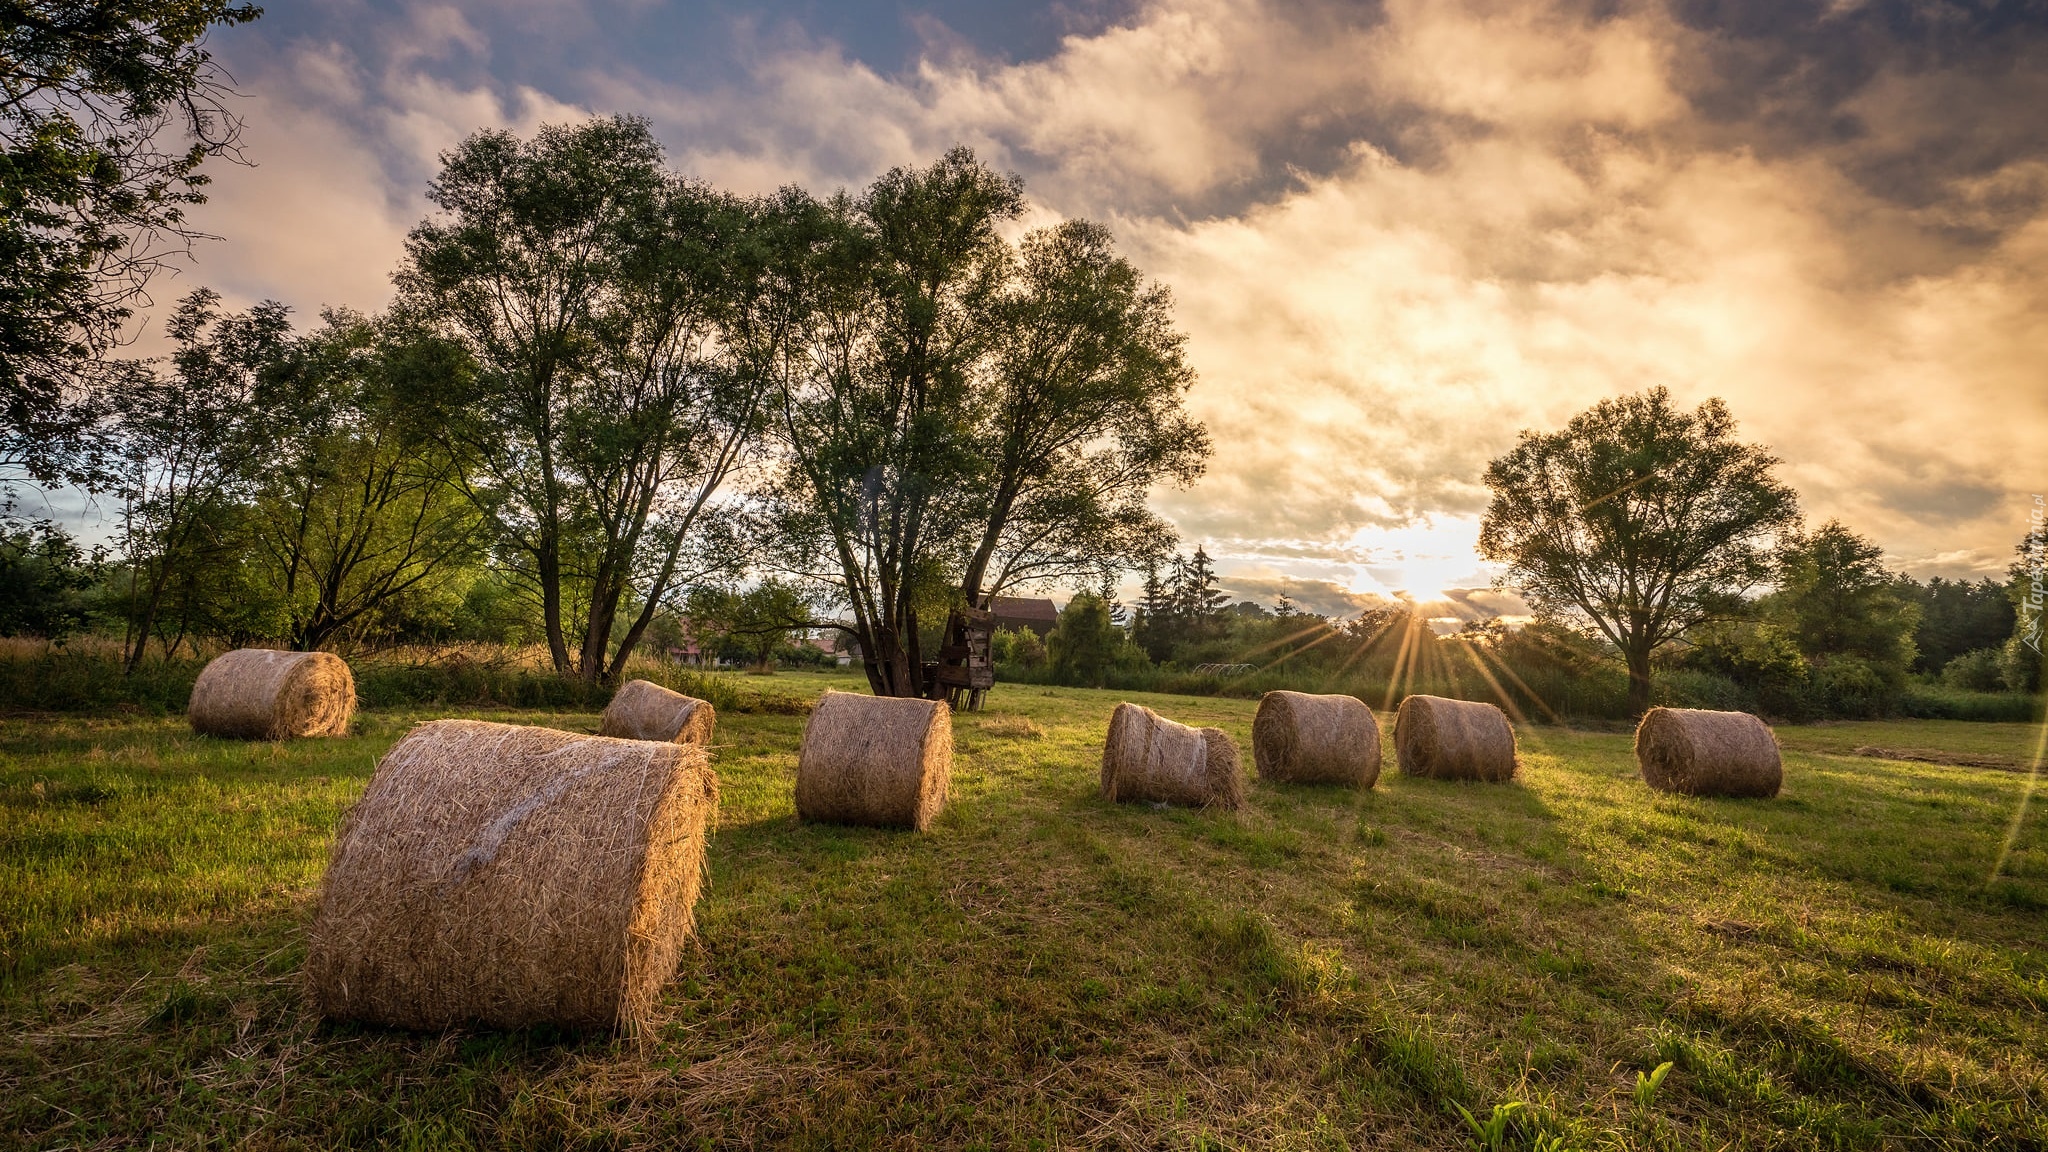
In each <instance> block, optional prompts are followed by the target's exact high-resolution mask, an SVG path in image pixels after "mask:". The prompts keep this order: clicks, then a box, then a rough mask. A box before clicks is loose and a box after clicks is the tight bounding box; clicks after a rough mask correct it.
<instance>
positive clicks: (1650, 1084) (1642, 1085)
mask: <svg viewBox="0 0 2048 1152" xmlns="http://www.w3.org/2000/svg"><path fill="white" fill-rule="evenodd" d="M1671 1067H1672V1062H1671V1061H1669V1060H1666V1061H1664V1062H1663V1063H1662V1064H1659V1065H1657V1067H1656V1068H1654V1069H1652V1070H1651V1071H1649V1072H1648V1073H1643V1072H1638V1073H1636V1087H1635V1098H1636V1107H1637V1108H1639V1109H1641V1110H1643V1111H1645V1112H1647V1111H1649V1110H1650V1106H1651V1105H1652V1104H1655V1103H1656V1102H1657V1089H1659V1088H1662V1087H1663V1086H1664V1078H1665V1077H1666V1076H1669V1075H1670V1074H1671Z"/></svg>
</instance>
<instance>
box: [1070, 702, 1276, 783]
mask: <svg viewBox="0 0 2048 1152" xmlns="http://www.w3.org/2000/svg"><path fill="white" fill-rule="evenodd" d="M1102 797H1103V799H1105V800H1109V801H1111V802H1115V801H1132V800H1141V801H1151V802H1154V803H1165V804H1187V805H1192V806H1195V807H1209V806H1212V805H1213V806H1215V807H1218V808H1241V807H1243V806H1244V769H1243V767H1242V766H1241V765H1240V764H1239V762H1238V754H1237V741H1235V740H1232V739H1231V738H1230V734H1229V733H1227V732H1225V731H1223V730H1222V729H1221V728H1190V727H1188V726H1187V725H1185V724H1176V723H1174V722H1173V721H1171V720H1168V719H1165V718H1164V717H1162V716H1160V715H1159V714H1158V713H1157V712H1154V711H1152V710H1151V709H1150V708H1146V707H1143V706H1141V705H1137V704H1129V703H1126V704H1119V705H1117V706H1116V711H1115V712H1114V713H1113V714H1111V716H1110V718H1109V735H1108V737H1107V738H1106V739H1104V741H1103V743H1102Z"/></svg>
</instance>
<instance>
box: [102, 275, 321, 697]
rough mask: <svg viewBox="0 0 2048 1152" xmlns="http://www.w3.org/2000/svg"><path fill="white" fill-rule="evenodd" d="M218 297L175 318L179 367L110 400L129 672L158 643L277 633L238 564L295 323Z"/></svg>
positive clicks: (276, 312)
mask: <svg viewBox="0 0 2048 1152" xmlns="http://www.w3.org/2000/svg"><path fill="white" fill-rule="evenodd" d="M219 304H220V296H219V294H218V293H216V292H213V291H211V290H210V289H198V290H195V291H193V292H192V293H190V294H189V295H187V296H186V297H185V299H184V300H183V301H181V302H180V303H179V305H178V309H177V311H176V312H175V313H174V314H173V316H172V317H171V322H170V323H169V325H167V331H168V333H169V335H170V337H171V339H172V340H173V341H175V342H176V344H177V348H176V351H174V352H173V353H172V355H171V357H170V369H171V370H170V371H169V372H162V371H158V370H155V369H154V368H153V367H152V368H146V369H142V370H138V371H136V372H134V373H131V374H130V375H128V376H126V377H125V378H123V379H122V380H121V381H120V383H119V386H118V387H117V388H115V390H114V391H113V395H112V400H111V403H112V406H113V410H114V412H115V422H114V430H115V434H116V435H117V437H118V438H119V441H120V446H121V457H122V460H121V471H122V481H121V483H122V495H123V496H124V497H125V498H126V499H127V502H128V508H127V512H126V515H125V517H124V523H123V525H122V539H121V547H122V552H123V554H124V555H123V560H124V562H125V563H126V565H127V567H128V569H129V571H128V573H127V574H126V581H125V584H126V587H125V588H124V589H123V590H122V593H123V601H124V603H123V608H124V611H125V614H126V616H127V635H128V657H127V658H128V663H129V665H130V667H133V666H135V665H136V664H138V663H139V662H140V661H141V659H142V654H143V652H144V651H145V649H146V648H147V647H148V645H149V644H150V643H151V642H152V641H161V642H162V643H163V644H164V645H165V648H166V651H171V650H175V649H176V647H177V646H178V645H179V643H181V642H182V641H183V640H184V639H185V638H187V637H190V636H193V635H194V634H195V633H210V634H213V635H226V636H228V637H230V638H235V639H239V638H243V637H250V636H272V635H276V634H277V629H276V624H277V618H276V617H277V613H276V611H275V605H274V604H270V603H266V602H265V601H264V598H263V597H262V596H260V595H259V594H257V593H256V591H255V589H254V588H253V586H252V582H251V580H250V577H249V574H248V573H247V572H246V571H245V570H244V569H243V567H242V565H241V559H242V553H243V551H244V545H245V543H246V537H245V535H244V532H245V529H246V527H247V512H248V500H249V497H250V495H251V493H252V492H253V490H254V487H255V485H256V483H257V478H258V475H259V472H260V469H259V468H258V462H259V461H261V460H262V459H263V458H264V454H265V452H266V450H267V449H268V447H269V445H270V444H271V443H272V441H273V440H274V439H275V438H276V437H277V436H278V435H279V434H280V433H281V431H282V424H281V419H282V416H283V413H282V411H281V410H279V409H278V408H276V407H274V402H275V400H276V399H277V397H276V395H275V393H274V390H273V385H274V384H275V383H276V382H277V378H278V368H279V365H281V364H282V362H283V359H284V355H285V350H286V348H287V347H288V346H289V342H290V339H291V322H290V320H289V319H288V317H287V312H286V309H285V307H284V306H283V305H282V304H278V303H276V302H275V301H266V302H264V303H262V304H258V305H256V306H255V307H253V308H251V309H249V310H248V311H246V312H240V313H234V312H229V313H223V312H221V311H220V308H219Z"/></svg>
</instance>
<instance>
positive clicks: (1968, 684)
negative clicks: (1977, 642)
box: [1941, 648, 2005, 692]
mask: <svg viewBox="0 0 2048 1152" xmlns="http://www.w3.org/2000/svg"><path fill="white" fill-rule="evenodd" d="M2003 655H2004V654H2003V653H2002V652H2000V651H1999V650H1998V649H1996V648H1978V649H1976V650H1974V651H1970V652H1965V653H1963V654H1962V655H1960V656H1958V657H1956V658H1955V659H1953V660H1950V661H1949V662H1948V663H1947V664H1946V665H1944V666H1943V667H1942V669H1941V683H1942V686H1943V687H1945V688H1961V689H1965V690H1967V691H1971V692H1996V691H1998V690H1999V689H2001V688H2004V687H2005V675H2004V669H2003V667H2001V664H2000V658H2001V657H2002V656H2003Z"/></svg>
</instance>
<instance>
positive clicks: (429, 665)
mask: <svg viewBox="0 0 2048 1152" xmlns="http://www.w3.org/2000/svg"><path fill="white" fill-rule="evenodd" d="M204 667H206V661H205V660H204V659H200V658H197V657H189V658H188V657H179V658H177V659H172V660H164V659H156V658H152V659H148V660H144V661H143V662H142V664H141V666H140V667H138V668H137V669H136V670H135V673H134V674H133V675H124V674H123V672H122V667H121V658H120V655H119V645H118V644H115V643H112V642H106V641H97V642H96V641H92V640H87V641H85V642H82V643H80V644H78V645H76V646H73V647H65V648H59V647H54V646H51V645H47V644H42V643H40V642H36V643H33V644H31V643H26V642H19V641H16V642H11V647H8V648H4V649H0V710H4V711H8V712H111V711H129V712H137V711H139V712H146V713H150V714H153V715H175V714H177V713H181V712H183V711H184V710H185V705H186V703H187V701H189V700H190V699H191V696H192V682H193V681H194V680H197V679H198V678H199V672H200V669H202V668H204ZM349 667H350V669H351V670H352V671H353V672H354V673H355V678H356V699H357V700H358V702H359V703H360V704H361V705H362V706H363V707H365V708H405V707H435V708H563V709H590V710H593V711H594V710H596V709H599V708H602V707H604V706H605V705H606V704H607V703H609V702H610V701H611V697H612V690H611V689H610V688H606V687H602V686H597V687H592V686H588V685H585V684H584V683H583V682H582V681H581V680H578V679H576V678H575V677H571V676H557V675H555V673H554V672H553V671H552V670H551V669H548V668H545V667H536V666H535V665H534V664H533V663H532V662H531V661H530V660H528V659H526V657H525V654H524V653H522V652H520V651H519V650H518V649H513V648H506V649H500V650H492V649H483V650H481V651H479V650H477V649H462V650H458V651H455V652H436V653H421V654H418V655H415V656H413V657H412V658H410V659H408V658H406V657H405V656H404V655H402V654H399V653H384V654H382V655H378V656H369V657H363V658H358V659H354V660H351V661H349ZM626 675H627V677H628V678H639V679H643V680H652V681H654V682H655V683H657V684H660V685H662V686H663V687H665V688H672V689H674V690H675V691H677V692H682V693H685V694H687V695H690V696H695V697H697V698H698V699H700V700H707V701H709V702H710V703H711V706H712V707H714V708H716V709H718V710H719V711H721V712H784V713H787V712H798V713H801V712H807V711H809V710H810V703H809V701H807V700H799V699H795V698H793V697H786V696H779V695H773V694H769V693H764V692H761V691H759V690H756V689H753V688H751V687H749V686H747V685H746V684H744V683H743V682H742V681H741V680H740V679H739V678H738V677H737V676H733V675H727V674H721V673H716V672H706V671H701V670H698V669H694V668H685V667H681V666H679V665H674V664H668V663H664V662H659V661H653V660H635V661H634V662H633V664H632V666H631V667H630V668H628V669H627V672H626Z"/></svg>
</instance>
